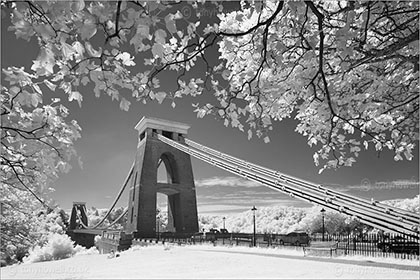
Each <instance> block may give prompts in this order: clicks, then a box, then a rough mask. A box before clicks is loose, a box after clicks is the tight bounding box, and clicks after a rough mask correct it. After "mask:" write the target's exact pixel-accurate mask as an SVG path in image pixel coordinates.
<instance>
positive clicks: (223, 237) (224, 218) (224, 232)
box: [222, 217, 226, 245]
mask: <svg viewBox="0 0 420 280" xmlns="http://www.w3.org/2000/svg"><path fill="white" fill-rule="evenodd" d="M225 220H226V217H223V235H222V239H223V245H225V234H226V231H225Z"/></svg>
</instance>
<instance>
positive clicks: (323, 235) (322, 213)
mask: <svg viewBox="0 0 420 280" xmlns="http://www.w3.org/2000/svg"><path fill="white" fill-rule="evenodd" d="M324 213H325V209H324V208H322V209H321V215H322V241H325V223H324Z"/></svg>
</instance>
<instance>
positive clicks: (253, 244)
mask: <svg viewBox="0 0 420 280" xmlns="http://www.w3.org/2000/svg"><path fill="white" fill-rule="evenodd" d="M251 210H252V213H253V217H254V234H253V236H252V246H254V247H255V246H257V240H256V236H255V235H256V234H255V233H256V231H255V211H256V210H257V208H255V205H254V207H252V209H251Z"/></svg>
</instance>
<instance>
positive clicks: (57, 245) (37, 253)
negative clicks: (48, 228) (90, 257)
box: [23, 233, 76, 263]
mask: <svg viewBox="0 0 420 280" xmlns="http://www.w3.org/2000/svg"><path fill="white" fill-rule="evenodd" d="M75 253H76V250H75V248H74V241H72V240H71V239H70V237H69V236H67V235H65V234H58V233H53V234H51V235H49V237H48V242H47V244H45V245H44V246H42V247H40V246H35V248H33V249H31V250H30V251H29V256H28V257H26V258H24V260H23V261H24V262H26V263H34V262H45V261H52V260H61V259H66V258H69V257H71V256H72V255H74V254H75Z"/></svg>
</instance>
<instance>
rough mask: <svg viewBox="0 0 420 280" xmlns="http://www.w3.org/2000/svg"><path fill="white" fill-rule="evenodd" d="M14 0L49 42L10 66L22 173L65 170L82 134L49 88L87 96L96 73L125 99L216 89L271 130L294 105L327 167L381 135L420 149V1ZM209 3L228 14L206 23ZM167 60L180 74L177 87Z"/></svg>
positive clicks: (15, 172) (227, 116)
mask: <svg viewBox="0 0 420 280" xmlns="http://www.w3.org/2000/svg"><path fill="white" fill-rule="evenodd" d="M1 3H2V10H3V11H5V12H7V13H10V16H11V26H10V28H9V29H10V30H11V31H13V32H14V33H15V34H16V36H17V38H22V39H24V40H30V39H31V38H33V37H36V38H37V40H38V42H39V46H40V50H39V55H38V57H37V58H36V59H35V60H34V62H33V65H32V67H31V69H30V70H28V69H27V70H25V69H21V68H17V67H12V68H8V69H3V77H4V81H5V82H6V83H7V85H6V84H4V83H3V85H2V104H3V107H2V112H1V114H2V148H3V146H4V147H5V148H4V149H2V169H3V170H2V171H5V172H3V173H2V174H8V175H4V176H9V177H10V178H6V179H7V180H15V181H16V180H17V181H18V183H19V184H18V185H19V186H20V185H28V182H40V181H39V178H44V179H43V181H42V182H43V183H42V184H44V185H45V182H47V181H48V180H47V177H48V178H51V177H55V176H56V171H57V170H59V169H62V170H65V169H66V162H67V161H68V160H69V158H70V157H71V155H72V154H73V152H74V151H73V148H72V144H73V141H74V140H75V139H76V138H78V137H79V131H80V127H78V125H77V123H75V122H68V121H66V116H67V111H66V109H65V107H63V105H62V104H61V103H60V101H59V100H52V103H51V104H50V105H45V104H49V101H47V100H45V99H44V100H43V99H42V96H43V91H45V90H50V91H57V92H62V93H63V96H64V97H65V98H68V100H69V101H77V102H79V103H81V102H82V99H83V86H85V85H87V84H89V83H92V84H93V85H94V86H95V88H94V92H95V94H96V95H97V96H99V95H101V94H106V95H109V96H111V97H112V98H113V99H116V100H118V101H119V103H120V107H121V109H123V110H128V108H129V106H130V103H131V102H132V101H133V100H139V101H143V102H148V101H150V100H157V101H159V102H162V101H163V100H164V99H165V98H166V99H171V100H173V101H175V100H176V99H177V98H181V97H183V96H186V95H192V96H196V95H200V94H212V95H214V96H215V98H216V99H215V100H216V102H214V103H212V104H196V107H195V111H196V112H197V115H198V117H204V116H205V115H208V114H212V115H216V116H218V117H220V118H222V119H224V122H225V125H231V126H232V127H237V128H238V129H240V130H241V131H246V132H247V134H248V137H252V135H254V134H256V135H257V136H259V137H261V136H263V137H264V140H265V141H269V138H268V135H267V132H268V131H269V130H270V129H272V122H273V121H279V120H282V119H284V118H295V119H296V120H297V121H298V125H297V127H296V131H297V132H299V133H301V134H302V135H303V136H306V137H307V138H308V144H309V145H310V146H312V145H316V146H317V149H318V150H317V151H316V152H315V154H314V161H315V163H316V164H317V165H318V164H319V163H320V161H322V164H323V165H322V169H321V171H322V170H323V169H324V168H330V167H333V168H336V167H339V166H351V165H352V163H353V162H355V158H357V156H358V155H359V153H360V152H361V151H362V150H363V149H367V148H368V147H369V146H373V147H374V148H375V149H376V150H377V151H381V150H382V149H385V148H386V149H390V150H393V151H394V153H395V157H394V159H395V160H402V159H403V156H404V157H405V158H406V159H408V160H411V159H412V157H413V155H412V150H413V148H414V146H415V144H416V143H417V141H418V129H419V119H418V117H419V116H418V109H419V85H418V70H419V42H418V37H419V4H418V2H417V1H401V2H395V1H389V2H387V1H385V2H379V1H351V2H350V1H349V2H346V1H340V2H337V1H326V2H319V1H304V2H299V1H297V2H295V1H281V2H278V1H267V2H255V3H247V2H241V3H236V4H235V3H234V4H229V5H237V6H236V7H235V11H234V12H224V10H223V6H224V5H228V4H226V3H222V2H215V3H211V4H209V3H196V2H186V3H183V2H180V3H173V2H161V3H156V2H148V1H146V2H140V1H123V0H120V1H115V2H111V1H100V2H84V1H83V0H76V1H24V2H21V1H5V0H3V1H2V2H1ZM210 9H211V11H218V18H215V17H213V18H208V17H207V18H203V19H201V20H202V21H203V22H200V13H202V14H203V13H205V12H206V11H210ZM186 11H188V13H187V12H186ZM215 50H217V51H218V53H219V55H220V57H219V59H217V60H216V59H215V57H214V51H215ZM212 52H213V54H212ZM203 65H204V68H205V71H204V72H203V71H195V69H197V68H200V69H201V68H202V66H203ZM168 72H171V73H175V75H176V82H175V83H176V84H174V90H173V91H170V92H168V91H166V92H165V91H163V90H161V89H160V82H161V81H160V77H162V75H164V73H168ZM196 73H198V74H196ZM127 92H129V94H127ZM22 148H23V149H22ZM22 151H23V152H22ZM41 159H42V160H41ZM27 170H29V171H27ZM31 170H32V171H31ZM35 171H36V172H38V173H36V174H35V173H34V172H35ZM37 174H40V175H37ZM51 174H52V175H53V176H50V175H51ZM41 175H42V176H44V177H42V176H41ZM2 176H3V175H2ZM37 176H38V177H37ZM45 176H46V177H45ZM25 177H26V180H34V181H27V182H26V181H24V180H23V178H25ZM2 179H3V178H2ZM11 182H12V181H11ZM12 183H13V182H12ZM12 183H10V184H12ZM20 187H22V186H20Z"/></svg>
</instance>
